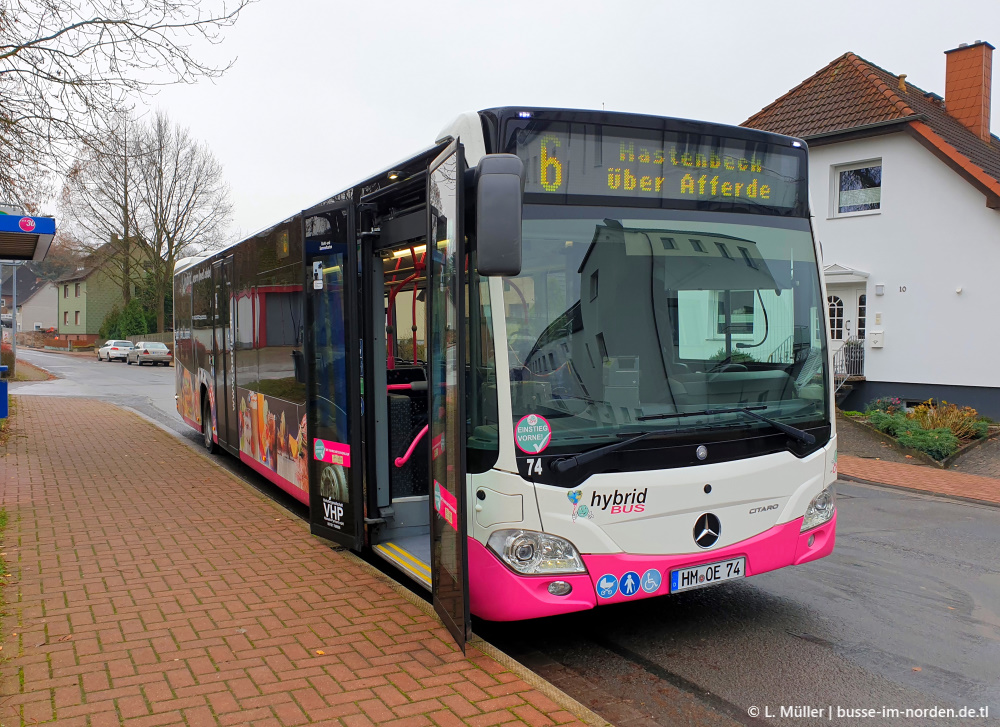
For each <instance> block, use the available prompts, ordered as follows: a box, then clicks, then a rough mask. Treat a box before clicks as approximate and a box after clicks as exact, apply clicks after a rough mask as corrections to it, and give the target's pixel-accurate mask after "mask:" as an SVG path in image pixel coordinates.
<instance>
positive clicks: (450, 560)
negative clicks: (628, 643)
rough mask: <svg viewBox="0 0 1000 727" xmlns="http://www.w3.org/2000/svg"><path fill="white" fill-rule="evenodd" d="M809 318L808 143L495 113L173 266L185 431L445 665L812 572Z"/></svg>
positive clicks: (830, 533) (822, 512) (823, 546)
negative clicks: (494, 640)
mask: <svg viewBox="0 0 1000 727" xmlns="http://www.w3.org/2000/svg"><path fill="white" fill-rule="evenodd" d="M825 300H826V293H825V290H824V287H823V280H822V275H821V260H820V249H819V246H818V245H817V243H816V241H815V239H814V236H813V233H812V226H811V222H810V215H809V204H808V186H807V150H806V146H805V144H804V143H803V142H802V141H801V140H798V139H794V138H790V137H785V136H780V135H776V134H771V133H765V132H760V131H754V130H750V129H745V128H739V127H731V126H724V125H719V124H713V123H704V122H695V121H687V120H679V119H673V118H661V117H651V116H644V115H635V114H624V113H610V112H604V111H574V110H565V109H561V110H560V109H546V108H523V107H516V108H513V107H508V108H494V109H488V110H484V111H480V112H478V113H469V114H464V115H462V116H460V117H459V118H458V119H456V120H455V121H454V122H453V123H452V124H451V125H449V126H448V127H446V128H445V129H444V130H443V131H442V133H441V134H440V136H439V138H438V141H436V142H435V143H434V144H433V145H431V146H430V147H428V148H427V149H425V150H423V151H421V152H420V153H418V154H415V155H413V156H411V157H409V158H407V159H404V160H402V161H400V162H397V163H395V164H393V165H391V166H389V167H386V168H385V169H383V170H382V171H380V172H378V173H377V174H373V175H372V176H370V177H368V178H367V179H364V180H362V181H361V182H359V183H357V184H354V185H352V186H351V187H349V188H347V189H344V190H342V191H340V192H339V193H337V194H335V195H333V196H331V197H329V198H328V199H326V200H325V201H323V202H322V203H320V204H317V205H315V206H313V207H310V208H308V209H305V210H303V211H301V212H300V213H298V214H295V215H293V216H291V217H289V218H288V219H285V220H284V221H282V222H280V223H278V224H276V225H274V226H273V227H270V228H268V229H265V230H263V231H261V232H259V233H257V234H255V235H253V236H251V237H249V238H247V239H246V240H244V241H242V242H240V243H238V244H235V245H233V246H231V247H228V248H226V249H224V250H221V251H219V252H214V253H211V254H206V255H203V256H200V257H195V258H189V259H186V260H183V261H181V262H179V263H178V264H177V267H176V271H175V278H174V330H175V339H176V340H175V361H176V375H177V404H178V411H179V413H180V414H181V416H182V417H183V419H184V420H185V421H186V422H187V423H188V424H190V425H191V426H192V427H194V428H195V429H197V430H198V431H200V432H201V434H202V438H203V441H204V444H205V446H206V448H207V449H208V450H210V451H213V450H223V451H225V452H229V453H231V454H232V455H234V456H237V457H239V459H240V460H242V461H243V462H245V463H246V464H247V465H248V466H250V467H252V468H253V469H255V470H257V471H258V472H260V473H261V474H263V476H264V477H266V478H267V479H268V480H270V481H271V482H273V483H274V484H275V485H276V486H277V487H279V488H281V489H283V490H285V491H287V492H288V493H290V494H291V495H292V496H293V497H295V498H296V499H298V500H299V501H300V502H302V503H304V504H305V505H307V506H308V509H309V519H310V525H311V530H312V532H313V533H314V534H315V535H317V536H320V537H322V538H325V539H327V540H329V541H333V542H334V543H337V544H340V545H342V546H345V547H347V548H350V549H354V550H357V551H366V552H368V553H370V554H374V556H377V557H379V558H382V559H384V560H385V561H386V562H387V563H389V564H391V565H392V566H393V567H395V568H397V569H398V571H399V573H400V574H401V575H402V576H404V577H406V578H409V579H412V580H413V581H414V582H415V583H416V584H419V585H420V586H423V587H426V588H427V589H428V590H429V591H430V592H431V597H432V600H433V603H434V606H435V608H436V609H437V611H438V613H439V614H440V615H441V618H442V620H443V621H444V622H445V624H446V625H447V626H448V628H449V629H450V630H451V631H452V633H453V634H454V635H455V638H456V639H457V640H458V641H459V643H461V644H464V639H465V638H466V635H467V634H468V629H469V619H470V613H471V614H475V615H477V616H479V617H481V618H483V619H487V620H498V621H511V620H520V619H531V618H538V617H543V616H553V615H557V614H565V613H568V612H572V611H578V610H582V609H590V608H594V607H598V606H601V605H605V604H611V603H620V602H627V601H633V600H638V599H642V598H650V597H656V596H661V595H668V594H675V593H683V592H685V591H687V590H690V589H695V588H700V587H704V586H709V585H713V584H716V583H722V582H727V581H733V580H737V579H743V578H746V577H749V576H755V575H758V574H760V573H765V572H767V571H771V570H775V569H778V568H782V567H785V566H790V565H798V564H802V563H807V562H809V561H812V560H816V559H818V558H822V557H824V556H826V555H828V554H830V553H831V552H832V550H833V547H834V540H835V529H836V508H835V502H834V492H833V488H832V485H833V482H834V480H835V479H836V476H837V447H836V434H835V430H834V417H833V411H834V408H833V399H832V390H831V385H830V384H831V378H830V377H831V374H830V360H829V355H828V345H827V343H828V342H827V330H828V322H827V310H826V307H827V306H826V305H825ZM463 648H464V646H463Z"/></svg>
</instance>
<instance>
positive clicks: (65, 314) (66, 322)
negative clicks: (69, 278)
mask: <svg viewBox="0 0 1000 727" xmlns="http://www.w3.org/2000/svg"><path fill="white" fill-rule="evenodd" d="M66 287H69V286H66ZM63 324H64V325H67V326H68V325H69V311H68V310H64V311H63Z"/></svg>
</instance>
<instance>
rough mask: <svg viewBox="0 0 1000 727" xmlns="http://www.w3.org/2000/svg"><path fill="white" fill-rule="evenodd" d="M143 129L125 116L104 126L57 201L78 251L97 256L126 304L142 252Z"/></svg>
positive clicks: (68, 173) (136, 280)
mask: <svg viewBox="0 0 1000 727" xmlns="http://www.w3.org/2000/svg"><path fill="white" fill-rule="evenodd" d="M146 134H147V132H146V130H145V128H144V127H143V126H142V125H140V124H139V123H138V122H137V121H136V120H135V119H133V118H132V117H131V116H129V115H125V116H122V117H120V118H117V119H115V120H113V122H112V124H111V125H105V126H104V127H103V128H102V129H101V130H100V132H99V133H97V134H95V135H94V136H93V137H92V138H91V139H90V141H89V143H88V144H87V146H85V147H83V151H82V153H81V154H80V155H79V158H78V159H77V160H76V161H75V162H74V163H73V166H72V167H71V168H70V169H69V171H68V172H67V174H66V178H65V181H64V184H63V190H62V197H61V200H60V202H61V205H60V206H61V207H62V209H63V212H64V213H66V214H67V216H68V217H69V218H70V220H71V221H72V223H73V226H74V228H75V232H76V237H77V240H78V241H79V242H78V246H79V251H80V252H81V253H84V254H86V255H88V256H93V255H99V256H100V257H101V258H102V262H103V263H104V264H105V272H106V274H107V275H108V276H109V277H110V278H111V279H112V280H114V281H115V282H116V283H117V284H118V286H119V287H120V289H121V294H122V301H123V303H124V304H126V305H127V304H128V302H129V301H130V300H131V299H132V288H133V286H134V285H136V284H137V283H138V282H139V279H140V272H141V271H140V270H138V269H137V268H136V262H137V261H138V260H141V259H142V257H143V254H142V252H141V248H142V245H143V242H142V239H141V238H142V229H141V220H140V219H139V217H140V214H141V211H140V207H139V203H140V190H141V178H142V175H143V173H144V170H143V168H142V156H143V154H144V153H145V152H144V149H143V144H142V142H143V139H144V137H145V136H146Z"/></svg>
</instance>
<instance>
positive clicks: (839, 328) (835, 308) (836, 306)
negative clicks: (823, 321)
mask: <svg viewBox="0 0 1000 727" xmlns="http://www.w3.org/2000/svg"><path fill="white" fill-rule="evenodd" d="M826 302H827V304H828V305H829V307H830V338H832V339H833V340H834V341H843V340H844V301H843V300H841V299H840V297H839V296H836V295H831V296H830V297H829V298H827V299H826Z"/></svg>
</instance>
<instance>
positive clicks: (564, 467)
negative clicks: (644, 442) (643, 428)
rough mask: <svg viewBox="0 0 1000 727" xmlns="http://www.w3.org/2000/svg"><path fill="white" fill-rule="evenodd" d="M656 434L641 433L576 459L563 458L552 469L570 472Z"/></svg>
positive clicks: (578, 456) (553, 463)
mask: <svg viewBox="0 0 1000 727" xmlns="http://www.w3.org/2000/svg"><path fill="white" fill-rule="evenodd" d="M654 433H655V432H640V433H639V434H636V435H635V436H634V437H629V438H628V439H626V440H625V441H624V442H615V443H614V444H608V445H605V446H603V447H598V448H597V449H592V450H590V451H589V452H585V453H584V454H578V455H576V456H574V457H561V458H559V459H557V460H554V461H553V462H552V464H551V465H549V466H550V467H552V469H553V470H555V471H556V472H560V473H562V472H568V471H569V470H571V469H573V468H574V467H579V466H580V465H582V464H587V463H588V462H593V461H594V460H595V459H599V458H601V457H603V456H604V455H606V454H610V453H611V452H614V451H616V450H619V449H621V448H622V447H624V446H625V445H627V444H632V442H638V441H639V440H640V439H645V438H646V437H648V436H649V435H651V434H654Z"/></svg>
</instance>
